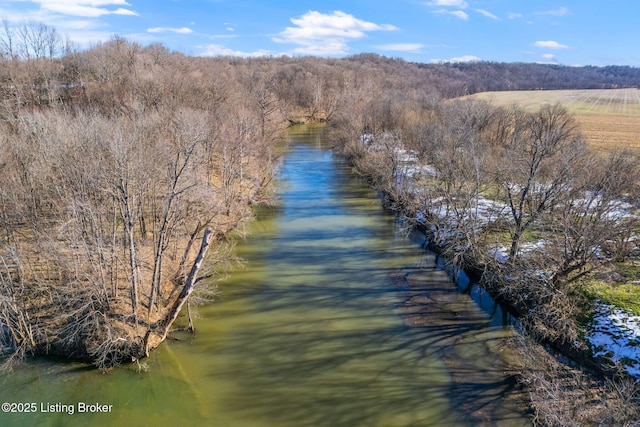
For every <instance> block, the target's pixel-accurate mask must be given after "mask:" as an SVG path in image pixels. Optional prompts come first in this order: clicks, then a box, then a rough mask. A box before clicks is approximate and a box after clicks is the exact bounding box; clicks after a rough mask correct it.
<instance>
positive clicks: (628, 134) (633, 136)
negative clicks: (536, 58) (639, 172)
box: [465, 89, 640, 151]
mask: <svg viewBox="0 0 640 427" xmlns="http://www.w3.org/2000/svg"><path fill="white" fill-rule="evenodd" d="M465 98H469V99H480V100H485V101H489V102H491V103H492V104H494V105H498V106H510V105H518V106H520V107H521V108H524V109H525V110H528V111H537V110H538V109H539V108H540V107H541V106H543V105H546V104H555V103H560V104H562V105H564V106H565V108H567V110H568V111H569V113H571V114H572V115H573V116H574V117H575V119H576V122H577V123H578V125H579V126H580V129H581V130H582V133H583V134H584V136H585V138H586V140H587V142H588V143H589V145H590V146H591V147H593V148H594V149H598V150H609V149H620V148H626V149H631V150H634V151H640V137H639V135H640V90H638V89H589V90H532V91H529V90H526V91H505V92H483V93H477V94H474V95H471V96H468V97H465Z"/></svg>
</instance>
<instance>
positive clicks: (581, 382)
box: [341, 133, 640, 426]
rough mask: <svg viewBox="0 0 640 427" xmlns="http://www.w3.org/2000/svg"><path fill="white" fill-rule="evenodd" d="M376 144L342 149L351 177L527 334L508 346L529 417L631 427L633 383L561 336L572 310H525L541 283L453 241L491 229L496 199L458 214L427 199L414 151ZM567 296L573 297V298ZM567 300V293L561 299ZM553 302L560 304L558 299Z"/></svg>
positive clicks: (639, 409)
mask: <svg viewBox="0 0 640 427" xmlns="http://www.w3.org/2000/svg"><path fill="white" fill-rule="evenodd" d="M378 138H380V139H381V142H376V141H377V140H376V137H375V136H374V135H372V134H370V135H365V136H363V137H361V138H360V140H359V141H355V142H354V143H353V144H352V145H349V144H347V145H346V146H347V147H349V148H348V149H347V150H348V151H347V152H346V153H343V154H345V155H346V159H347V161H350V162H351V164H352V165H353V166H354V168H355V169H356V171H357V173H359V174H360V175H362V176H363V177H364V178H365V179H366V180H368V181H369V182H370V183H371V184H372V185H373V186H374V187H375V188H377V189H379V190H381V191H382V192H383V196H382V198H383V200H384V201H385V205H386V207H387V208H388V209H390V210H392V211H394V212H395V213H396V214H397V215H398V216H399V217H400V218H402V221H404V222H405V223H407V224H408V226H411V227H415V228H416V229H419V230H420V231H421V232H422V233H424V234H425V236H426V238H427V241H428V244H427V246H428V247H429V249H430V250H433V251H434V252H436V253H438V254H440V255H441V256H443V257H445V258H447V259H448V261H449V262H451V263H453V264H454V265H457V266H459V268H463V269H464V270H465V271H466V272H467V273H468V275H469V276H470V277H472V278H473V279H474V280H475V281H477V282H478V283H479V284H480V286H482V288H483V289H484V290H485V291H486V292H488V293H489V294H490V295H491V296H492V297H493V298H494V299H495V300H496V301H497V302H499V303H500V304H501V305H502V306H503V307H505V309H506V310H508V311H509V312H510V313H511V314H512V315H513V316H514V317H515V318H516V319H517V321H518V322H519V323H520V324H521V326H522V332H523V333H524V334H525V335H526V336H523V337H522V338H521V339H520V340H516V341H514V343H517V345H516V344H514V347H516V348H517V349H519V350H518V353H519V354H520V356H519V357H520V358H521V360H526V363H523V364H522V367H523V368H522V370H521V371H520V372H519V373H518V374H517V375H516V377H517V382H518V383H519V384H521V385H522V386H524V387H526V390H527V394H528V395H529V404H530V406H531V408H532V411H533V414H534V419H535V420H537V422H542V423H546V424H548V425H558V426H566V425H591V424H597V423H599V422H602V420H608V421H607V422H610V423H612V425H633V422H634V420H635V419H636V418H637V416H638V414H640V404H639V399H638V397H639V394H638V391H639V387H638V384H637V383H636V381H635V380H634V379H632V378H629V377H628V375H627V374H626V373H625V372H624V370H623V369H621V367H620V366H615V364H612V363H611V358H610V357H607V358H598V357H594V355H593V354H592V352H591V348H590V346H589V345H588V343H586V342H585V341H582V340H579V339H577V337H578V336H577V335H575V336H576V338H575V339H568V337H570V336H572V335H570V334H567V333H565V330H563V329H562V328H564V327H567V330H566V331H568V332H570V333H575V331H576V330H577V328H575V327H574V326H572V325H576V323H577V319H576V318H575V316H576V312H572V311H570V310H567V312H566V313H561V310H563V306H562V305H555V306H554V303H553V299H552V298H549V297H545V300H544V301H545V304H546V305H544V306H536V305H535V304H532V302H535V301H536V299H535V298H528V297H527V293H528V292H533V293H537V292H540V289H543V288H544V286H546V279H545V278H544V277H543V276H536V274H533V273H531V274H529V273H527V270H526V269H524V270H522V272H520V273H518V275H514V274H513V273H512V272H511V271H510V270H509V265H510V264H509V263H508V262H507V260H508V259H509V258H508V255H507V256H505V254H504V253H503V252H501V251H502V249H500V250H497V249H493V251H494V252H490V251H489V256H488V257H487V253H480V252H477V251H474V249H475V248H473V247H469V246H466V244H465V240H464V239H462V238H460V239H458V238H457V236H456V233H460V234H461V235H463V234H464V233H469V234H474V233H476V232H478V233H479V234H481V233H483V231H482V229H483V228H485V227H487V225H488V224H492V223H493V222H494V221H495V223H498V221H496V217H495V216H494V215H496V214H495V212H500V211H501V210H504V209H505V208H504V207H502V208H501V207H499V206H498V205H499V203H498V202H497V201H491V200H487V199H483V198H482V197H480V200H479V201H477V204H475V205H474V201H471V202H468V203H469V204H470V206H469V205H465V206H463V207H461V208H460V211H458V210H457V209H458V207H457V206H456V204H455V203H454V200H456V199H454V198H451V199H446V198H445V197H439V198H436V199H435V200H434V199H433V197H434V196H432V195H430V194H429V190H428V189H423V188H421V187H420V185H421V183H424V182H429V183H432V182H433V181H434V180H436V181H437V179H436V178H435V176H436V172H435V170H434V169H433V168H432V167H430V166H429V165H424V164H422V163H420V162H418V161H417V157H416V153H412V152H410V151H407V150H405V149H403V147H402V145H401V143H400V142H399V141H400V140H399V139H396V138H395V136H394V135H393V134H392V133H383V134H382V135H378ZM398 144H399V145H398ZM341 148H343V149H344V147H341ZM369 156H370V157H369ZM381 161H385V162H389V163H390V164H391V166H389V167H387V168H383V167H382V165H383V163H380V162H381ZM372 165H376V166H372ZM362 166H364V168H363V167H362ZM385 173H390V174H391V175H390V176H389V175H386V179H385V175H384V174H385ZM425 176H426V177H427V178H426V179H425ZM431 185H433V184H431ZM443 185H444V184H443ZM436 188H437V187H436ZM417 205H422V206H425V209H424V210H416V206H417ZM474 206H475V208H474ZM474 209H475V210H474ZM507 210H508V208H507ZM468 212H473V213H469V215H470V217H471V224H469V225H467V224H464V223H463V222H462V221H463V218H465V217H464V215H465V214H467V213H468ZM492 212H493V213H492ZM497 218H498V219H499V218H500V217H499V216H497ZM466 227H469V228H466ZM469 230H471V231H469ZM489 230H490V231H489V233H491V232H494V233H496V231H497V232H498V233H497V234H496V236H497V237H496V242H498V241H499V238H500V234H499V232H500V228H498V229H497V230H496V229H491V228H489ZM474 236H475V235H474ZM494 245H495V243H494ZM523 247H525V246H523ZM532 247H534V248H535V246H532ZM527 250H530V249H523V253H526V251H527ZM506 252H507V253H508V249H507V250H506ZM492 254H493V255H492ZM523 259H524V261H523V262H522V264H523V265H526V256H523ZM487 260H489V261H491V262H487ZM532 265H533V264H532ZM530 268H532V267H530ZM531 271H532V272H535V271H537V270H531ZM527 277H528V279H527ZM527 280H528V281H530V283H527ZM516 281H517V282H519V283H518V284H516ZM522 285H524V286H522ZM568 289H569V288H568ZM561 292H562V291H561ZM573 295H574V296H575V297H578V294H573ZM566 297H571V294H570V293H568V294H565V295H563V298H566ZM557 304H562V300H559V301H558V303H557ZM574 307H575V306H574ZM567 308H568V309H570V308H571V307H570V306H567ZM564 322H566V323H564ZM555 328H557V329H555ZM609 356H610V354H609ZM594 390H595V391H596V392H594ZM584 405H591V407H592V408H591V410H589V411H582V410H581V407H583V406H584ZM630 423H631V424H630Z"/></svg>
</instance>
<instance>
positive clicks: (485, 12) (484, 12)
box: [476, 9, 500, 21]
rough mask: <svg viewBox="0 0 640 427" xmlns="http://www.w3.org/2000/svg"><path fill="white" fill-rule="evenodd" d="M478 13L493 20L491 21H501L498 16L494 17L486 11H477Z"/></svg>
mask: <svg viewBox="0 0 640 427" xmlns="http://www.w3.org/2000/svg"><path fill="white" fill-rule="evenodd" d="M476 12H478V13H479V14H481V15H484V16H486V17H487V18H491V19H495V20H496V21H499V20H500V18H498V17H497V16H496V15H494V14H493V13H491V12H489V11H486V10H484V9H476Z"/></svg>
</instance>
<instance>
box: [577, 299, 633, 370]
mask: <svg viewBox="0 0 640 427" xmlns="http://www.w3.org/2000/svg"><path fill="white" fill-rule="evenodd" d="M586 339H587V341H589V342H590V343H591V345H592V347H593V355H594V356H596V357H599V356H604V357H608V358H610V359H611V360H613V361H614V362H615V363H619V364H620V365H621V366H622V367H623V368H624V369H625V370H626V371H627V372H628V373H629V374H630V375H632V376H634V377H636V378H638V379H640V316H635V315H632V314H629V313H627V312H626V311H624V310H622V309H619V308H617V307H614V306H612V305H608V304H603V303H597V309H596V312H595V316H594V319H593V321H592V323H591V325H590V326H589V331H588V334H587V336H586Z"/></svg>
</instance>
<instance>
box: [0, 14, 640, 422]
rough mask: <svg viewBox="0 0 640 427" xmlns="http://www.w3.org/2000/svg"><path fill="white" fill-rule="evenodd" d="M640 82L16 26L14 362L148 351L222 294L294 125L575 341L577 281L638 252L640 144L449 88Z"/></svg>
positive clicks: (2, 337) (0, 156)
mask: <svg viewBox="0 0 640 427" xmlns="http://www.w3.org/2000/svg"><path fill="white" fill-rule="evenodd" d="M639 84H640V69H637V68H633V67H627V66H609V67H591V66H586V67H564V66H559V65H544V64H524V63H522V64H520V63H518V64H505V63H491V62H477V63H459V64H416V63H409V62H405V61H403V60H399V59H393V58H386V57H382V56H379V55H375V54H360V55H355V56H350V57H346V58H341V59H332V58H317V57H297V58H290V57H278V58H275V57H274V58H235V57H216V58H203V57H189V56H185V55H183V54H181V53H178V52H172V51H169V50H168V49H167V48H165V47H164V46H161V45H148V46H142V45H139V44H136V43H133V42H130V41H127V40H125V39H123V38H121V37H118V36H114V37H113V38H112V39H111V40H109V41H107V42H104V43H100V44H97V45H95V46H92V47H91V48H89V49H79V48H78V47H77V46H75V45H73V43H70V42H68V41H65V40H63V38H62V37H61V35H60V34H58V33H57V31H56V30H55V29H54V28H52V27H48V26H46V25H43V24H36V23H27V24H19V25H17V24H16V25H14V24H12V23H10V22H7V21H3V22H2V27H1V28H0V174H1V176H2V179H1V180H0V229H1V230H0V231H1V233H0V353H2V354H4V358H3V360H4V366H5V367H10V366H11V364H12V363H13V362H15V361H17V360H20V359H21V358H23V357H25V356H28V355H32V354H48V355H60V356H64V357H68V358H73V359H80V360H86V361H90V362H91V363H93V364H95V365H96V366H97V367H99V368H102V369H108V368H110V367H113V366H115V365H118V364H120V363H125V362H130V361H135V360H138V359H140V358H143V357H145V356H146V355H147V354H148V352H149V351H150V350H152V349H153V348H155V347H156V346H157V345H159V344H160V343H161V342H162V341H163V340H164V339H165V338H166V336H167V333H168V332H169V331H170V329H171V327H172V324H173V322H174V320H175V319H176V317H177V316H178V314H179V313H180V312H181V311H183V309H185V310H186V311H187V312H188V311H189V310H190V308H191V305H192V304H197V302H198V301H202V300H209V299H210V298H212V297H213V295H212V292H213V290H212V287H211V283H213V282H215V279H216V278H217V277H218V276H219V272H220V271H221V270H223V269H224V268H225V267H226V266H227V264H228V263H229V262H232V261H233V259H234V256H233V252H232V250H231V247H232V240H233V236H235V233H236V232H237V230H238V229H240V228H241V227H240V226H241V225H242V224H243V223H244V222H246V221H248V220H250V219H251V218H252V214H253V208H254V207H255V206H257V205H261V204H268V203H273V196H274V185H273V184H274V183H273V178H274V176H275V172H276V169H277V164H278V158H279V154H280V153H281V152H282V150H283V149H284V147H285V146H286V132H285V131H286V129H287V127H289V126H291V125H292V124H297V123H309V122H327V123H328V126H329V127H330V135H331V140H332V142H333V143H334V145H335V148H336V150H337V151H338V152H340V153H341V154H342V155H343V156H344V158H345V159H347V161H349V162H351V164H352V165H353V166H354V170H356V171H357V172H358V173H360V174H361V175H362V176H363V177H365V178H366V179H367V180H368V181H369V182H370V183H371V184H372V185H373V186H375V187H376V188H378V189H380V190H382V191H383V192H384V194H386V197H387V200H388V202H389V205H390V206H393V207H394V208H395V209H396V210H397V211H398V212H399V213H400V214H401V215H403V216H404V217H405V218H406V219H407V220H408V221H409V222H410V223H412V224H413V225H415V226H417V227H421V228H422V229H423V230H425V232H426V233H427V234H428V235H429V237H430V240H431V241H432V242H433V245H434V247H436V248H437V249H438V250H439V251H440V252H441V253H442V254H443V255H444V256H446V257H447V258H448V259H450V260H452V262H455V263H456V264H458V265H460V266H462V267H464V268H466V269H469V270H470V271H472V272H475V273H476V274H477V276H478V277H479V278H480V280H481V281H482V283H483V285H484V286H486V287H487V288H488V289H490V290H491V292H492V294H493V295H494V296H496V298H498V299H499V300H500V301H503V302H505V303H506V304H507V305H508V306H510V307H511V308H512V311H513V313H514V314H515V315H516V317H517V318H519V319H521V320H522V322H523V324H524V325H526V329H527V331H528V332H529V334H530V335H531V336H532V337H533V339H534V340H536V341H538V342H544V343H550V344H551V345H553V346H555V347H556V348H558V349H562V350H563V351H567V352H569V353H573V354H583V353H584V352H585V351H587V350H588V349H585V348H584V345H583V344H582V343H581V341H580V334H581V323H580V321H581V320H580V316H581V313H583V312H584V306H585V304H587V303H588V301H586V300H585V298H584V297H583V295H582V293H581V291H580V289H581V288H580V286H581V283H583V279H584V278H586V277H594V276H597V275H607V274H609V273H610V272H611V268H612V265H614V264H615V263H616V262H619V261H624V260H627V259H635V258H636V257H638V247H637V245H636V243H635V242H636V240H635V235H636V233H637V230H638V225H639V224H638V219H637V217H636V215H635V212H636V210H637V208H638V204H639V203H640V199H639V195H640V193H639V188H638V182H637V176H639V174H638V172H639V171H638V166H639V163H638V159H637V158H636V157H635V155H634V154H632V153H629V152H625V151H612V152H610V153H607V154H606V155H603V153H594V152H592V151H591V150H590V149H589V147H588V146H587V145H586V143H585V142H584V139H583V138H582V137H581V134H580V129H579V127H578V126H577V125H576V123H575V121H574V120H573V119H572V117H571V116H570V115H569V114H568V113H567V111H566V110H565V109H564V108H563V107H562V106H561V105H549V106H545V107H543V108H541V109H540V111H538V112H535V113H531V112H524V111H523V110H521V109H519V108H518V107H517V106H513V107H510V108H498V107H495V106H492V105H491V104H489V103H485V102H479V101H461V100H456V99H455V98H458V97H460V96H463V95H468V94H472V93H475V92H480V91H487V90H492V91H498V90H525V89H527V90H528V89H540V90H542V89H589V88H599V89H602V88H623V87H638V85H639ZM407 153H411V168H408V166H407V162H406V155H407ZM409 178H410V179H409ZM610 276H611V275H610ZM612 277H613V276H612ZM582 359H583V360H585V361H587V362H588V360H587V359H588V358H584V357H583V358H582ZM589 363H591V362H589ZM591 364H594V363H591ZM531 381H533V380H531ZM625 393H627V394H629V393H631V392H627V391H625ZM633 393H635V394H633ZM633 393H631V394H632V395H633V396H635V397H634V399H637V398H638V396H637V390H635V391H634V392H633ZM623 412H624V411H622V412H620V413H621V414H622V413H623ZM620 416H624V414H623V415H620Z"/></svg>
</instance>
